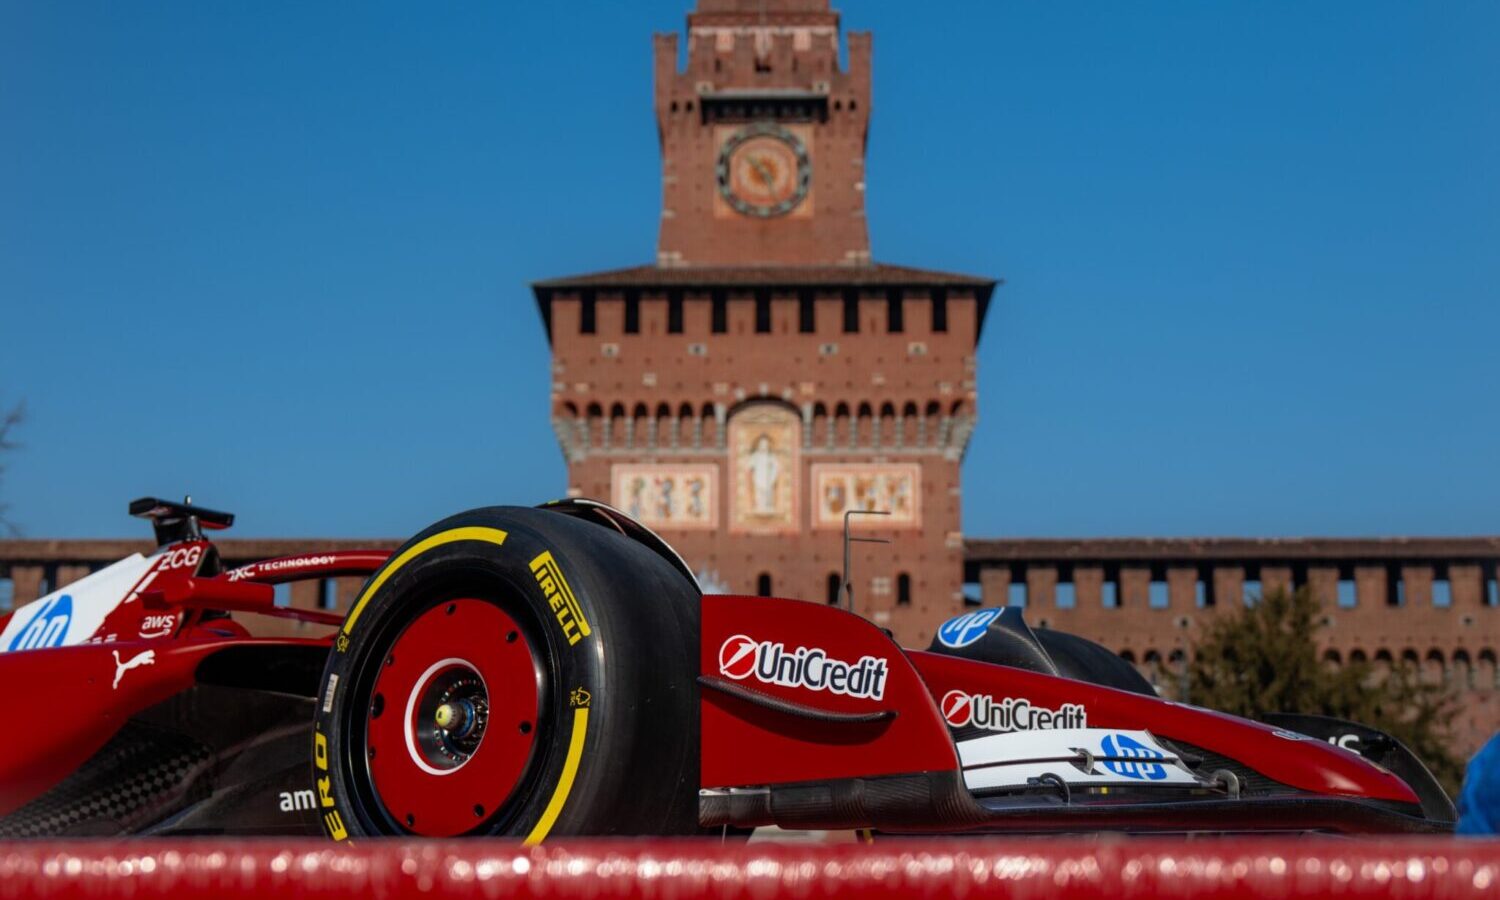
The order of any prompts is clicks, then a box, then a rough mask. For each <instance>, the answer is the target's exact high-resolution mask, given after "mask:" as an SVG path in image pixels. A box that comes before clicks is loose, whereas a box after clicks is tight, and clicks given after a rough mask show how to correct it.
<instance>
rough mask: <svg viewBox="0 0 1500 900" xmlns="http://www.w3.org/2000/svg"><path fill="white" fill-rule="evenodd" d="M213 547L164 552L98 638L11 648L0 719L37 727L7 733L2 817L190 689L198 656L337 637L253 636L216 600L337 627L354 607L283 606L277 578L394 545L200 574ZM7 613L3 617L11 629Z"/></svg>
mask: <svg viewBox="0 0 1500 900" xmlns="http://www.w3.org/2000/svg"><path fill="white" fill-rule="evenodd" d="M212 549H213V548H212V544H211V543H209V542H208V541H190V542H185V543H181V544H177V545H174V546H173V547H172V548H171V549H170V550H168V551H167V552H165V553H162V554H161V556H160V557H159V558H158V559H157V560H156V562H155V563H154V564H153V565H152V566H151V568H150V569H148V570H147V572H146V574H145V575H144V576H142V578H141V579H140V581H139V582H138V583H137V584H136V586H135V587H134V588H133V589H132V590H131V591H130V592H129V594H128V595H127V596H126V597H125V598H124V599H123V600H122V601H121V603H120V604H119V605H118V606H117V607H115V609H114V610H113V611H111V612H110V613H109V614H108V615H107V616H106V617H105V619H104V623H103V624H102V625H101V626H100V627H99V628H98V630H97V631H95V633H94V635H93V636H92V637H91V638H89V640H88V641H87V642H85V643H82V644H76V645H73V646H67V647H53V648H47V649H43V650H25V651H18V652H12V653H5V654H3V655H0V660H3V666H4V669H3V671H4V680H5V683H6V684H7V685H8V687H7V689H6V690H5V691H3V692H0V721H3V722H8V723H11V727H13V728H24V729H25V731H26V738H25V739H24V740H10V741H0V773H4V776H5V778H4V791H3V792H0V816H3V815H5V814H7V813H10V812H11V811H13V810H15V809H17V808H19V807H21V806H22V805H24V804H25V803H27V802H28V801H30V800H31V799H33V798H34V797H37V796H39V795H40V794H42V793H43V792H45V791H46V790H47V789H49V788H51V787H52V786H53V785H55V784H57V783H58V782H59V781H61V780H62V779H63V778H65V777H67V776H68V775H69V774H70V773H72V772H73V771H74V770H75V769H77V768H78V767H79V766H80V765H82V764H83V762H84V761H85V760H87V759H88V758H89V757H91V756H92V755H93V754H94V753H96V752H97V751H98V750H99V749H100V748H101V747H103V746H104V745H105V743H106V742H108V741H109V739H110V738H111V737H112V736H113V735H114V734H115V733H116V732H117V731H118V730H119V729H120V726H121V725H123V724H124V723H125V722H126V721H127V720H129V719H130V718H131V717H132V716H133V715H135V714H137V713H139V712H140V711H142V710H144V709H147V708H149V707H151V706H153V705H155V704H157V703H160V702H162V701H163V700H166V699H167V698H169V697H171V696H173V695H175V694H177V693H179V692H181V691H183V690H185V689H187V688H188V687H191V686H192V684H193V683H194V680H195V674H196V671H197V668H198V666H199V665H200V664H201V663H202V662H203V661H204V660H205V659H207V658H208V657H210V656H212V655H213V654H214V653H216V652H218V651H220V650H223V649H225V648H227V647H232V646H244V645H247V644H253V645H261V646H266V647H278V646H279V647H290V646H303V647H305V646H314V647H327V646H328V645H329V644H330V643H331V641H332V634H331V633H330V634H329V635H328V636H325V637H317V638H304V639H291V638H256V637H252V636H251V634H250V632H249V631H248V630H246V628H245V627H244V626H243V625H241V624H239V623H237V622H235V621H233V620H231V619H227V618H222V617H219V618H211V617H209V616H208V611H209V610H235V611H240V612H248V613H256V614H261V615H267V616H275V617H281V618H293V619H299V620H302V621H307V622H313V623H316V624H321V625H337V624H338V623H339V622H341V621H343V617H342V616H340V615H337V614H334V613H328V612H319V611H316V610H304V609H295V608H292V607H278V606H276V600H275V591H274V589H273V587H272V585H273V584H277V583H281V582H285V581H300V580H304V579H311V578H327V577H333V576H338V575H367V574H369V573H370V572H373V571H374V570H375V569H377V568H379V566H380V564H381V563H383V562H384V561H385V559H386V557H387V556H388V555H389V554H387V553H384V552H380V551H346V552H332V553H315V554H303V555H298V556H289V557H284V558H280V559H274V560H265V561H263V562H259V563H254V564H252V565H249V566H245V567H244V568H241V569H234V570H231V571H228V572H222V573H219V574H217V575H213V576H209V577H205V576H201V575H199V574H197V573H198V572H199V571H200V569H201V568H202V567H203V565H204V563H203V560H205V559H209V558H212V555H213V554H212ZM6 618H8V615H7V617H6ZM168 619H170V622H168V621H167V620H168ZM4 623H5V619H0V627H3V626H4Z"/></svg>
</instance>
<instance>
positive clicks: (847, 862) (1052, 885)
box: [0, 838, 1500, 900]
mask: <svg viewBox="0 0 1500 900" xmlns="http://www.w3.org/2000/svg"><path fill="white" fill-rule="evenodd" d="M852 895H858V896H860V897H903V898H906V897H951V896H958V897H973V896H981V895H982V896H995V897H1018V898H1027V897H1038V898H1040V897H1060V896H1066V897H1083V898H1101V900H1103V898H1109V900H1122V898H1132V897H1213V898H1226V897H1291V896H1301V897H1310V896H1327V895H1338V896H1340V897H1397V898H1402V897H1481V896H1483V897H1492V898H1493V897H1496V896H1500V842H1496V841H1472V840H1454V839H1420V840H1380V841H1354V840H1340V839H1311V838H1303V839H1239V838H1211V839H1200V840H1192V841H1183V840H1165V839H1159V838H1139V839H1107V838H1106V839H1097V840H1088V839H1061V840H1060V839H1045V840H1044V839H1015V838H995V839H988V840H975V839H958V840H950V839H941V840H926V841H910V840H889V841H877V842H876V843H874V844H872V845H859V844H835V845H824V844H764V843H761V844H752V845H745V844H728V845H726V844H720V843H718V842H710V841H662V840H649V841H648V840H642V841H608V842H599V841H592V842H589V841H577V842H574V843H572V844H568V843H558V844H549V845H546V846H543V847H522V846H519V845H517V844H514V843H500V842H494V841H477V840H476V841H462V842H455V841H448V842H395V841H392V842H365V843H361V844H358V845H354V846H350V845H333V844H328V843H322V842H316V841H299V842H285V841H248V842H247V841H211V840H201V841H170V842H169V841H99V842H92V841H74V842H68V843H57V842H37V843H15V844H0V897H137V898H139V897H167V898H193V900H208V898H226V900H233V898H241V897H245V898H248V897H257V898H259V897H270V896H280V897H283V898H286V900H292V898H299V900H300V898H312V897H340V898H349V897H359V898H361V900H384V898H391V897H421V896H427V897H433V896H438V897H442V898H444V900H464V898H471V897H472V898H489V897H499V896H528V897H650V898H658V897H659V898H688V897H716V898H725V897H746V898H767V897H773V896H791V897H802V898H816V897H832V896H852Z"/></svg>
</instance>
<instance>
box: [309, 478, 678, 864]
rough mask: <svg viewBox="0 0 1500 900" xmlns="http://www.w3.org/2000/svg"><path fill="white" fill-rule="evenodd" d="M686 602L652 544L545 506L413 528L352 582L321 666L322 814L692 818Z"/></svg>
mask: <svg viewBox="0 0 1500 900" xmlns="http://www.w3.org/2000/svg"><path fill="white" fill-rule="evenodd" d="M700 601H701V597H700V596H699V594H698V591H697V588H696V587H695V586H694V585H693V584H692V583H691V582H690V581H689V580H688V579H687V578H686V577H684V576H683V575H682V574H681V573H680V572H678V571H677V570H675V569H674V568H672V566H671V565H670V564H669V563H668V562H667V561H665V560H664V559H663V558H662V557H660V556H658V555H657V554H655V553H653V552H652V551H651V550H650V549H648V548H646V547H644V546H642V545H640V544H637V543H636V542H634V541H632V540H631V539H629V538H627V537H625V536H624V535H622V534H620V533H618V531H616V530H614V529H612V528H611V527H610V526H608V525H603V524H594V523H592V522H589V521H585V520H581V519H578V518H573V517H569V516H565V515H561V514H558V513H555V512H548V511H546V510H545V509H531V508H520V507H489V508H484V509H476V510H472V511H470V512H466V513H462V514H460V515H456V516H453V517H452V518H449V519H445V520H443V521H441V522H439V523H437V524H436V525H433V526H432V527H431V528H428V529H427V530H425V531H423V532H422V533H421V534H418V535H417V536H416V537H414V538H412V539H411V540H410V541H408V542H407V543H406V544H405V545H404V546H402V547H401V548H400V549H399V550H397V551H396V552H395V553H394V554H393V555H392V556H391V559H390V561H389V562H387V563H386V565H385V566H384V567H383V568H382V569H381V570H380V571H378V572H376V573H375V574H374V575H373V576H372V577H371V578H370V580H369V581H368V582H367V583H366V585H365V587H364V589H363V591H362V592H361V595H360V596H359V597H358V598H357V600H356V601H355V604H354V605H353V606H352V607H351V608H350V612H349V615H348V617H347V618H346V620H345V622H344V625H343V626H342V627H341V628H340V630H339V632H338V634H337V635H336V637H335V644H334V648H333V650H332V651H331V653H330V654H329V659H328V663H327V666H326V668H325V670H324V673H323V680H322V682H321V695H320V697H319V698H318V704H317V714H316V719H315V729H314V746H313V766H314V778H315V779H316V783H317V792H318V795H319V803H320V807H321V811H322V813H323V815H322V818H323V823H324V828H325V830H326V831H327V832H328V833H329V835H330V836H331V837H333V838H335V839H347V838H357V837H361V836H376V835H425V836H443V837H450V836H459V835H504V836H511V837H518V838H523V839H525V840H526V841H527V842H529V843H535V842H538V841H540V840H542V839H544V838H547V837H553V836H563V835H645V834H650V835H671V834H692V833H695V832H696V831H697V830H698V786H699V780H698V751H699V741H698V704H697V690H696V683H695V677H696V675H697V671H698V655H699V647H698V641H699V607H700ZM465 726H466V727H467V729H468V730H463V729H464V727H465Z"/></svg>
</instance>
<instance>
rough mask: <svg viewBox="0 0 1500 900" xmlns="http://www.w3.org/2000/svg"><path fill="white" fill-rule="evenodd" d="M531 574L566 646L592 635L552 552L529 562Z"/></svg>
mask: <svg viewBox="0 0 1500 900" xmlns="http://www.w3.org/2000/svg"><path fill="white" fill-rule="evenodd" d="M531 574H533V575H535V576H536V583H537V584H538V585H539V586H540V587H541V589H542V593H544V594H546V595H547V604H548V605H549V606H551V607H552V614H553V615H555V616H557V624H558V627H560V628H562V633H563V637H565V638H567V639H568V644H569V645H570V646H571V645H573V644H576V643H578V642H579V641H581V640H583V639H584V638H586V637H588V636H589V635H590V634H591V633H592V631H591V630H590V629H589V620H588V619H585V618H584V617H583V609H582V607H580V606H579V605H578V598H577V597H575V596H573V589H572V588H570V587H568V579H566V578H564V577H563V573H562V569H561V568H559V567H558V565H557V560H555V559H553V558H552V551H550V550H543V551H542V554H541V555H540V556H538V557H537V558H536V559H533V560H532V561H531Z"/></svg>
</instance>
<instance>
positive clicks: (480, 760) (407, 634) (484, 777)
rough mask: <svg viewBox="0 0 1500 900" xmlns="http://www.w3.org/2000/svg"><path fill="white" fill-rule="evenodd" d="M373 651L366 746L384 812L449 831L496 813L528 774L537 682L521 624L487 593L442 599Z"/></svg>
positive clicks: (421, 829) (407, 825)
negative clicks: (375, 670)
mask: <svg viewBox="0 0 1500 900" xmlns="http://www.w3.org/2000/svg"><path fill="white" fill-rule="evenodd" d="M376 660H377V661H378V664H379V666H380V672H379V674H378V675H377V677H376V679H375V685H374V689H373V691H372V694H371V698H370V703H369V708H368V710H367V713H366V722H365V755H366V764H367V765H368V767H369V773H370V780H371V783H372V785H373V787H374V789H375V794H376V796H377V797H378V799H379V801H380V803H381V805H382V806H384V807H385V810H386V812H387V813H388V814H389V815H390V817H391V818H392V819H393V820H394V821H395V822H396V823H397V824H398V825H399V826H401V827H403V828H404V829H405V830H407V831H408V832H412V833H415V834H422V835H429V836H434V837H439V836H442V837H446V836H452V835H457V834H463V833H465V832H467V831H472V830H474V829H475V828H477V827H479V826H480V825H481V824H483V823H484V822H485V821H486V820H488V819H490V818H492V817H494V816H495V815H497V814H500V813H501V812H502V811H503V810H504V808H505V806H506V803H507V801H508V800H509V798H510V797H511V795H512V794H513V793H514V792H515V789H516V788H517V787H518V786H519V785H520V784H521V782H522V781H523V780H524V778H525V775H526V772H527V769H528V765H529V763H530V759H531V755H532V750H533V749H534V747H535V745H536V741H537V731H538V728H537V726H538V717H539V711H540V700H541V696H542V687H543V672H544V669H543V667H542V666H540V665H539V664H538V662H537V657H536V654H535V653H534V652H533V650H532V648H531V644H530V642H529V641H528V640H527V639H526V637H525V634H524V632H523V631H522V629H521V628H520V626H519V624H518V623H517V622H516V621H515V620H514V619H512V618H511V617H510V616H509V615H507V614H506V613H505V611H504V610H502V609H501V608H500V607H499V606H497V605H495V604H494V603H491V602H489V601H485V600H477V599H459V600H452V601H448V602H445V603H440V604H438V605H436V606H433V607H432V608H430V609H428V610H426V611H425V612H423V613H422V614H421V615H419V616H417V618H415V619H414V620H412V622H411V623H410V624H408V625H407V626H406V628H405V629H403V630H402V631H401V632H400V633H399V634H398V635H397V636H396V638H395V640H394V641H392V643H391V644H390V646H389V647H388V648H387V650H386V653H385V656H384V659H380V658H379V657H376Z"/></svg>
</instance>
